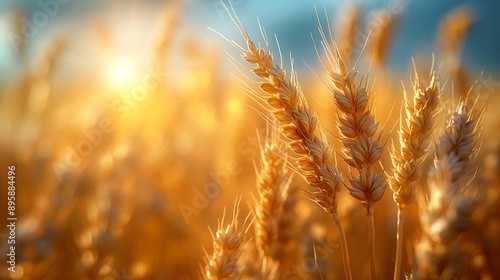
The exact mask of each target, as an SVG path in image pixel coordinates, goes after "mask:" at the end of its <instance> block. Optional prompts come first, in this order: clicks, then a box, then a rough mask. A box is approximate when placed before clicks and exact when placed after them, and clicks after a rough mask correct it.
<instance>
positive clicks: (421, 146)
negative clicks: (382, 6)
mask: <svg viewBox="0 0 500 280" xmlns="http://www.w3.org/2000/svg"><path fill="white" fill-rule="evenodd" d="M413 89H414V91H415V96H414V99H413V106H412V105H411V104H410V102H409V100H408V98H407V96H406V93H405V105H404V106H405V115H406V118H405V120H404V121H403V119H402V118H403V116H401V120H400V128H399V143H400V149H399V150H397V149H396V148H395V147H394V146H393V149H392V156H391V158H392V164H393V172H394V174H393V177H392V178H390V180H389V181H390V184H389V185H390V187H391V189H392V191H393V192H394V194H393V198H394V201H395V202H396V204H397V205H398V214H397V237H396V238H397V245H396V264H395V268H394V279H396V280H397V279H399V277H400V273H399V270H400V268H401V259H402V249H403V213H404V212H403V211H404V208H405V207H406V206H407V205H409V204H411V203H412V202H413V201H414V199H415V191H416V190H415V186H414V184H415V181H416V180H417V178H418V177H419V175H420V174H421V173H422V170H421V163H422V161H423V160H424V159H425V156H426V152H427V150H428V149H429V146H430V136H431V132H432V128H433V127H434V120H435V116H436V113H437V111H438V104H439V99H440V91H439V85H438V76H437V74H436V73H435V72H432V73H431V75H430V82H429V85H428V86H427V87H425V88H424V86H423V85H422V84H421V82H420V81H419V77H418V74H417V71H416V70H415V82H414V83H413Z"/></svg>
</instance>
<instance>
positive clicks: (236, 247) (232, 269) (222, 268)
mask: <svg viewBox="0 0 500 280" xmlns="http://www.w3.org/2000/svg"><path fill="white" fill-rule="evenodd" d="M240 202H241V199H238V200H237V201H236V202H235V205H234V209H233V217H232V219H231V222H230V223H229V224H228V225H227V226H225V225H224V218H225V213H226V211H225V210H224V214H223V216H222V219H221V220H219V221H218V225H217V231H216V232H215V234H214V233H213V232H212V231H211V230H210V233H211V234H212V239H213V253H212V254H210V255H209V254H206V256H205V261H206V265H205V270H204V274H205V279H238V275H239V273H240V269H239V267H238V259H239V258H240V255H241V252H242V247H243V246H242V245H243V242H244V239H245V234H246V233H247V231H248V227H246V229H245V224H246V221H247V220H248V217H249V216H247V219H245V222H244V223H243V230H240V229H239V228H238V215H239V212H240V208H239V207H240Z"/></svg>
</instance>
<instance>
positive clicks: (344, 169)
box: [0, 1, 500, 280]
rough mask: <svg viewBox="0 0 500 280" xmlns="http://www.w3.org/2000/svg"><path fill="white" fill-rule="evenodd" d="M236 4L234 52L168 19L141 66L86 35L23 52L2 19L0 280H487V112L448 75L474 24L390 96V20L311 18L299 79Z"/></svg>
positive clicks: (493, 258)
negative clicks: (10, 58)
mask: <svg viewBox="0 0 500 280" xmlns="http://www.w3.org/2000/svg"><path fill="white" fill-rule="evenodd" d="M240 2H241V1H239V2H236V1H234V2H233V4H231V3H230V2H229V3H227V4H224V3H223V2H214V7H216V8H217V9H219V10H221V11H223V14H224V16H225V17H227V19H228V20H227V22H226V24H230V25H231V26H232V27H235V29H237V30H238V31H239V32H238V33H239V35H241V36H240V37H239V38H233V37H232V35H231V36H228V35H226V34H225V33H226V32H223V31H219V30H217V29H216V28H214V29H212V30H211V31H215V32H212V34H215V36H214V37H216V39H215V40H212V41H208V40H207V41H206V42H205V41H204V37H202V36H201V35H199V34H198V33H197V32H196V31H194V30H192V28H193V27H192V26H190V25H189V24H186V22H188V18H186V17H184V16H183V15H184V13H183V11H184V9H183V8H184V5H186V4H185V3H184V2H183V1H170V2H168V4H167V5H166V6H165V9H164V11H165V12H164V13H162V14H161V16H160V17H159V19H158V20H156V21H154V20H151V19H150V21H151V22H150V23H151V25H152V26H154V28H150V30H152V31H151V32H149V33H150V34H149V33H148V34H149V35H148V36H149V37H148V36H146V35H144V36H145V37H144V38H143V41H144V42H136V43H138V44H141V43H144V45H140V46H141V47H140V48H141V51H140V52H138V51H137V50H135V51H134V55H136V56H137V60H136V61H133V60H131V59H130V57H127V56H120V55H117V54H118V53H119V50H121V49H122V48H123V45H120V44H118V43H116V40H117V39H116V38H115V37H116V36H119V34H120V32H118V31H116V30H114V29H113V28H112V26H107V25H106V24H105V23H106V21H104V20H102V19H100V18H99V16H98V15H97V16H95V18H94V19H93V21H95V22H96V24H95V26H96V27H95V28H93V29H92V28H89V29H91V30H87V32H86V34H84V35H82V36H85V37H86V40H88V42H92V43H89V45H92V47H89V48H90V49H91V51H88V52H87V51H83V50H82V49H81V48H79V46H78V45H77V44H75V43H73V42H72V40H71V38H69V37H68V36H67V35H64V34H61V35H58V36H55V37H52V38H51V40H50V42H49V43H47V44H43V43H39V42H36V43H35V42H34V41H33V40H31V39H30V37H29V36H28V37H27V34H26V25H23V23H22V22H23V19H26V16H25V15H24V14H23V11H22V10H19V11H17V12H12V13H11V22H12V32H10V34H11V36H13V37H11V39H12V40H11V42H12V43H13V44H14V47H15V53H16V55H15V57H16V58H15V59H16V62H17V63H18V64H19V65H20V66H21V67H19V69H18V70H16V71H14V72H15V73H13V75H12V77H13V78H12V79H9V80H8V81H6V80H4V83H3V84H2V85H0V90H1V94H0V114H1V118H0V121H1V126H0V151H1V154H2V159H1V163H2V168H4V167H7V166H15V170H16V191H15V201H16V204H15V205H16V208H15V209H16V210H15V211H16V218H17V220H16V231H15V242H16V243H15V250H14V251H15V258H14V259H15V262H14V266H15V269H7V268H8V267H9V266H10V267H12V264H9V256H10V255H8V254H9V252H12V251H13V249H12V247H11V243H9V242H8V240H9V239H8V237H9V234H10V235H12V233H9V231H7V230H5V229H4V230H2V231H1V232H2V234H3V235H2V244H1V247H0V252H1V253H2V255H1V259H2V265H1V266H0V267H1V268H2V271H0V278H2V279H280V280H281V279H283V280H284V279H344V278H345V279H376V278H378V279H390V278H393V279H499V278H500V243H499V242H500V239H499V238H498V236H500V215H499V214H500V211H499V209H500V208H499V207H498V205H499V203H500V193H499V191H500V189H499V184H500V177H499V174H500V172H499V171H500V168H499V164H500V162H499V153H500V147H499V143H500V141H499V140H500V138H499V137H500V133H499V131H498V130H497V128H498V125H499V124H500V123H499V119H498V113H497V112H495V107H496V106H497V105H498V104H500V95H499V94H500V92H499V90H498V87H497V88H495V87H493V86H491V83H490V84H488V83H485V81H486V80H485V78H484V76H480V77H478V78H476V79H475V78H474V77H473V76H472V75H471V74H469V73H470V72H471V71H469V70H468V69H467V66H466V65H465V63H463V61H462V60H461V56H462V48H463V45H464V42H465V39H466V36H467V32H468V30H469V29H470V28H471V26H472V25H473V22H474V20H475V19H474V14H473V13H472V12H471V10H470V8H469V7H466V6H460V7H458V8H456V9H455V10H452V11H450V12H449V13H448V14H447V15H446V16H445V18H444V19H443V20H442V21H441V23H440V26H439V28H438V29H437V30H438V31H437V36H436V38H437V39H436V42H437V45H438V46H439V51H438V52H437V54H434V53H427V54H425V56H423V57H417V58H415V59H414V60H411V59H410V60H411V63H412V65H413V71H412V73H411V74H410V73H409V74H405V75H403V76H402V77H404V76H408V77H409V78H404V79H403V80H402V81H401V80H400V77H399V76H397V75H394V73H392V72H391V71H390V70H389V67H388V54H389V53H390V51H391V42H392V38H393V37H394V30H395V29H396V28H397V26H398V24H399V23H400V19H401V17H402V14H401V12H400V11H397V12H394V13H393V14H392V16H391V17H389V18H384V20H382V21H377V20H375V21H374V20H368V21H367V22H368V23H373V22H378V25H377V29H373V25H369V27H370V28H368V32H367V34H361V33H363V30H361V29H360V28H359V26H360V25H361V23H362V18H361V17H362V13H361V6H359V5H352V4H351V5H347V6H345V7H341V8H340V13H339V16H338V17H329V15H328V13H327V12H326V9H325V12H324V13H323V12H321V11H322V9H320V8H316V7H315V8H314V9H315V10H316V14H315V16H316V18H317V26H318V29H317V30H316V31H314V30H311V36H312V37H313V38H312V40H311V45H314V49H315V52H316V55H317V58H318V61H319V64H318V66H317V67H316V66H309V71H308V73H309V76H308V75H307V73H305V72H304V73H305V74H302V73H303V72H302V71H299V70H297V69H296V68H295V66H294V61H293V59H292V56H291V55H290V59H289V62H288V63H287V62H286V59H284V58H283V52H282V46H280V45H279V43H278V39H276V43H275V44H273V43H272V42H270V40H269V37H268V36H267V35H266V32H265V31H264V27H265V26H261V25H260V23H257V22H255V24H256V25H257V26H258V27H259V28H260V33H261V35H262V42H260V43H259V41H258V39H256V38H254V37H253V36H251V35H249V34H251V33H250V32H247V30H246V28H248V27H249V24H246V25H245V26H244V25H243V24H242V21H240V19H239V17H238V16H237V12H236V11H238V14H239V13H240V12H239V4H241V3H240ZM66 5H70V4H66ZM311 5H313V4H311ZM233 6H234V7H233ZM332 18H333V19H334V20H332V21H330V19H332ZM25 24H26V23H25ZM134 24H138V22H133V21H132V23H131V25H132V26H133V25H134ZM203 32H205V33H206V32H207V31H206V30H204V31H203ZM208 32H210V31H208ZM115 33H118V35H117V34H115ZM221 34H223V35H221ZM362 35H366V36H362ZM127 36H128V35H127ZM276 37H278V36H276ZM359 38H362V39H363V40H359ZM315 39H319V40H320V41H319V42H318V43H315V42H316V40H315ZM136 41H137V40H136ZM138 41H141V40H138ZM127 42H129V43H128V44H131V42H130V41H127ZM126 44H127V43H125V45H126ZM34 46H36V47H34ZM221 46H222V47H221ZM72 48H73V49H76V51H73V54H72V55H71V49H72ZM224 49H225V50H226V52H227V54H228V55H227V56H226V55H224ZM283 49H284V48H283ZM31 50H35V51H33V52H32V51H31ZM233 51H236V53H237V54H236V55H233V53H234V52H233ZM74 52H76V53H77V54H78V56H84V57H85V58H84V60H90V61H94V62H95V65H93V66H92V67H89V69H88V70H86V71H84V70H82V69H78V67H82V66H81V65H78V66H75V65H73V64H77V63H76V62H75V61H77V59H76V58H75V55H74ZM82 54H85V55H82ZM238 55H239V57H238ZM110 57H112V59H111V60H112V61H111V63H109V64H110V65H111V66H109V67H108V65H107V64H108V63H104V64H102V65H101V64H100V63H101V62H102V61H103V60H106V61H107V59H108V58H110ZM225 57H229V59H228V60H229V61H230V62H231V63H232V64H233V65H226V63H225V62H226V59H225ZM72 63H73V64H72ZM306 63H307V62H306ZM72 65H73V68H72ZM308 65H309V64H308ZM311 65H314V64H311ZM228 66H229V67H230V68H229V69H232V70H230V71H228ZM287 67H289V70H286V68H287ZM83 68H85V67H83ZM107 68H110V69H109V71H108V70H103V69H107ZM72 71H83V73H84V75H83V76H84V78H81V77H78V78H75V76H74V75H72V74H73V73H72ZM104 72H105V73H104ZM95 73H98V74H95ZM230 73H233V74H230ZM299 80H300V83H299ZM490 80H491V79H490ZM493 84H495V85H496V84H498V83H494V82H493ZM301 85H302V86H301ZM484 89H487V90H488V91H487V92H484ZM5 169H6V170H7V168H5ZM5 174H7V171H6V172H5ZM5 176H7V175H5ZM2 201H3V204H2V205H8V203H7V196H4V197H3V198H2ZM5 208H7V207H5ZM8 215H9V214H8V213H5V212H4V211H2V216H1V218H2V220H7V219H8ZM11 216H12V215H11ZM4 240H5V242H4ZM10 260H12V258H10Z"/></svg>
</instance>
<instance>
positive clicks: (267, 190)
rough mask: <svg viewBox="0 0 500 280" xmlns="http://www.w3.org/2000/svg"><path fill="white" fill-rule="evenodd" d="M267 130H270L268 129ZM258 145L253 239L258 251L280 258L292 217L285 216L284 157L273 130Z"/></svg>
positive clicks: (286, 189) (287, 189)
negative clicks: (259, 150) (259, 156)
mask: <svg viewBox="0 0 500 280" xmlns="http://www.w3.org/2000/svg"><path fill="white" fill-rule="evenodd" d="M268 134H269V132H268ZM272 135H274V136H275V137H268V138H266V141H265V143H264V146H263V147H261V166H262V167H261V169H260V172H259V173H258V175H257V192H258V201H257V203H256V207H255V216H256V217H255V218H256V220H255V229H256V238H255V243H256V245H257V248H258V249H259V252H260V253H261V255H263V256H265V257H267V258H271V259H272V260H274V261H277V262H279V261H280V259H281V258H283V257H284V253H285V251H284V248H285V247H286V245H287V243H288V241H289V238H288V236H287V235H289V232H290V230H291V229H290V225H291V222H292V221H293V220H292V219H293V218H292V219H290V218H291V217H288V216H289V215H288V216H286V214H289V213H286V212H285V210H286V209H285V208H284V207H285V201H286V200H287V199H288V193H289V186H290V185H289V183H290V181H289V180H288V173H289V171H288V169H287V168H286V165H287V162H286V158H285V157H283V155H282V152H281V149H280V147H279V143H278V140H279V139H277V137H276V134H272Z"/></svg>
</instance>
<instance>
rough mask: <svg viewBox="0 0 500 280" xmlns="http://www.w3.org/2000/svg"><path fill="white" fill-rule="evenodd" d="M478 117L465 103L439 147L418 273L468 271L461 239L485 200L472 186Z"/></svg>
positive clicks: (448, 274) (434, 274) (448, 275)
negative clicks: (460, 244)
mask: <svg viewBox="0 0 500 280" xmlns="http://www.w3.org/2000/svg"><path fill="white" fill-rule="evenodd" d="M476 142H477V119H476V118H474V117H473V116H472V113H471V111H470V110H469V109H468V108H467V106H466V105H465V104H464V103H460V104H459V105H458V107H457V109H456V111H455V112H454V114H453V115H452V116H451V117H450V119H449V121H448V124H447V126H446V131H445V133H444V135H443V136H442V137H441V139H440V142H439V145H438V146H437V148H436V157H435V160H434V169H433V170H432V172H431V176H430V182H429V188H430V199H429V202H428V203H427V207H426V208H424V209H423V212H424V213H423V215H422V217H423V218H422V229H423V232H424V235H423V238H422V239H421V240H420V242H419V244H418V245H417V248H416V249H417V252H416V253H417V254H416V259H417V268H418V271H417V273H418V274H417V275H418V277H423V278H426V279H428V278H435V279H437V278H440V277H441V278H443V277H444V278H447V279H449V278H455V277H458V276H459V275H460V274H462V273H463V270H464V267H463V265H464V264H466V263H467V262H466V261H465V259H466V257H465V254H463V252H461V251H462V250H461V249H460V246H459V244H457V243H456V240H457V238H458V237H459V236H460V234H461V233H462V232H464V231H465V230H467V228H469V227H470V225H471V222H472V221H471V214H472V212H473V211H474V209H475V208H476V206H477V205H478V203H479V202H480V201H479V199H480V197H481V194H482V190H481V188H480V186H477V185H476V186H471V184H470V182H471V180H472V178H473V175H474V170H475V155H476V152H477V151H476V147H477V143H476Z"/></svg>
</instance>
